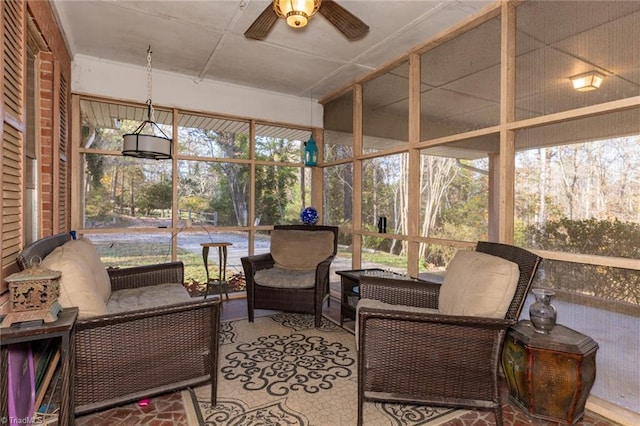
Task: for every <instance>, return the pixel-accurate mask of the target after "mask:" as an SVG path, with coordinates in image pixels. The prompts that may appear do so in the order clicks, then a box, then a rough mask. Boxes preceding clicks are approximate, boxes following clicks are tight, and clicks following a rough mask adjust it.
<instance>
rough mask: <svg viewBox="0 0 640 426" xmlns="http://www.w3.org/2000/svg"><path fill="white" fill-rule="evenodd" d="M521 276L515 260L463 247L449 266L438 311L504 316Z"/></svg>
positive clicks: (455, 313)
mask: <svg viewBox="0 0 640 426" xmlns="http://www.w3.org/2000/svg"><path fill="white" fill-rule="evenodd" d="M519 276H520V269H519V268H518V265H517V264H515V263H513V262H511V261H508V260H506V259H503V258H501V257H498V256H492V255H490V254H486V253H481V252H477V251H467V250H459V251H458V252H457V253H456V254H455V256H454V257H453V259H451V262H449V265H448V266H447V273H446V274H445V277H444V283H443V284H442V287H441V288H440V295H439V298H438V310H439V311H440V313H441V314H444V315H466V316H477V317H488V318H504V316H505V315H506V313H507V310H508V309H509V305H510V304H511V300H512V299H513V295H514V294H515V291H516V287H517V284H518V278H519Z"/></svg>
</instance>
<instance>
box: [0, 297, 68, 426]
mask: <svg viewBox="0 0 640 426" xmlns="http://www.w3.org/2000/svg"><path fill="white" fill-rule="evenodd" d="M77 318H78V308H64V309H63V310H62V311H60V313H59V314H58V320H57V321H54V322H49V323H43V324H41V325H34V326H19V325H14V326H13V327H6V328H2V329H1V330H0V336H1V339H0V345H1V351H2V353H1V356H2V367H3V368H2V370H3V371H2V372H0V373H1V376H2V381H1V384H0V418H3V419H6V418H7V416H8V414H9V412H8V411H9V410H8V402H7V398H8V396H9V394H8V389H7V385H8V383H7V371H6V368H7V356H8V352H9V351H8V347H7V345H11V344H14V343H22V342H32V341H35V340H41V339H53V338H60V339H61V343H60V360H61V366H62V370H61V374H62V388H61V404H60V414H59V416H58V424H59V425H61V426H67V425H72V424H74V419H75V416H74V409H75V405H74V404H75V400H74V384H73V382H74V380H73V378H74V375H75V336H76V335H75V330H76V319H77ZM35 409H36V410H37V409H38V407H35Z"/></svg>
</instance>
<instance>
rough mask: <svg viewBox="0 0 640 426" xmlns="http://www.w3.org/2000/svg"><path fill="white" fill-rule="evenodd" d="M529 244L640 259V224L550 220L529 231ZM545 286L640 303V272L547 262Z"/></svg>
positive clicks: (544, 267)
mask: <svg viewBox="0 0 640 426" xmlns="http://www.w3.org/2000/svg"><path fill="white" fill-rule="evenodd" d="M525 238H526V242H527V245H529V246H530V247H534V248H540V249H545V250H554V251H561V252H569V253H580V254H593V255H601V256H612V257H623V258H632V259H638V258H640V245H639V244H638V241H640V224H637V223H632V222H622V221H620V220H618V219H613V220H597V219H585V220H570V219H568V218H562V219H559V220H554V221H548V222H546V223H544V224H542V225H540V226H535V225H534V226H530V227H528V228H527V230H526V235H525ZM541 269H542V272H541V276H543V277H544V278H543V279H544V285H545V286H549V287H554V288H558V289H563V290H567V291H571V292H576V293H582V294H589V295H593V296H596V297H602V298H606V299H611V300H617V301H622V302H627V303H634V304H640V273H638V271H634V270H628V269H623V268H613V267H605V266H594V265H585V264H582V263H571V262H558V261H548V260H545V261H543V263H542V266H541Z"/></svg>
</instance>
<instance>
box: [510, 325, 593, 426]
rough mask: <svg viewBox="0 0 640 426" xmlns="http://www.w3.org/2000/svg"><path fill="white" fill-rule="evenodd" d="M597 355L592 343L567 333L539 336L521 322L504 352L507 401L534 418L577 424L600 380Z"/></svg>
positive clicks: (562, 329)
mask: <svg viewBox="0 0 640 426" xmlns="http://www.w3.org/2000/svg"><path fill="white" fill-rule="evenodd" d="M597 350H598V344H597V343H596V342H595V341H593V339H591V338H590V337H589V336H585V335H584V334H581V333H579V332H577V331H575V330H572V329H570V328H568V327H564V326H562V325H559V324H558V325H556V326H555V327H554V328H553V330H551V333H549V334H540V333H537V332H536V331H534V329H533V325H532V324H531V322H530V321H528V320H525V321H520V322H518V323H517V324H516V325H515V326H513V327H512V328H510V329H509V331H508V332H507V337H506V339H505V344H504V349H503V351H502V368H503V369H504V373H505V376H506V378H507V384H508V386H509V398H510V399H511V401H513V402H514V403H515V404H516V405H517V406H518V407H520V408H521V409H522V410H523V411H525V412H526V413H527V414H529V415H531V416H532V417H536V418H540V419H545V420H551V421H554V422H559V423H564V424H574V423H576V422H578V421H579V420H580V419H581V418H582V416H583V415H584V407H585V403H586V402H587V397H588V396H589V391H590V390H591V387H592V386H593V382H594V381H595V378H596V351H597Z"/></svg>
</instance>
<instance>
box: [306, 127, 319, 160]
mask: <svg viewBox="0 0 640 426" xmlns="http://www.w3.org/2000/svg"><path fill="white" fill-rule="evenodd" d="M304 165H305V166H307V167H315V166H317V165H318V145H316V141H315V140H314V139H313V135H311V137H310V138H309V140H308V141H306V142H305V143H304Z"/></svg>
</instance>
